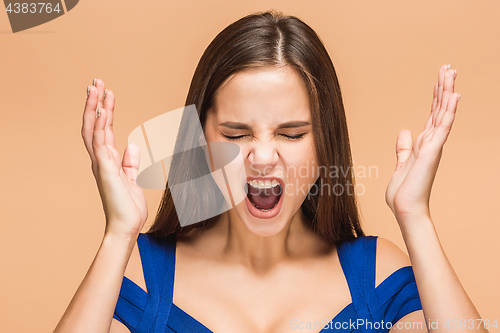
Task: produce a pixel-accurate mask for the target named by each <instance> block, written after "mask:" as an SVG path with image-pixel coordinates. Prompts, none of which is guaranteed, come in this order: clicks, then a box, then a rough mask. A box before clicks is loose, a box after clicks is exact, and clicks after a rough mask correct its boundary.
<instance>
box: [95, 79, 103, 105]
mask: <svg viewBox="0 0 500 333" xmlns="http://www.w3.org/2000/svg"><path fill="white" fill-rule="evenodd" d="M94 81H95V84H94V86H95V87H96V88H97V91H98V92H99V97H98V99H97V102H98V103H97V107H98V108H102V107H103V100H104V81H102V80H101V79H94Z"/></svg>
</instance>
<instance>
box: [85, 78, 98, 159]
mask: <svg viewBox="0 0 500 333" xmlns="http://www.w3.org/2000/svg"><path fill="white" fill-rule="evenodd" d="M98 95H99V94H98V91H97V88H96V87H94V86H90V88H89V94H88V97H87V101H86V103H85V108H84V111H83V122H82V138H83V141H84V143H85V147H86V148H87V151H88V153H89V155H90V159H91V160H92V163H93V164H95V162H96V160H95V155H94V149H93V147H92V140H93V134H94V127H95V121H96V106H97V98H98Z"/></svg>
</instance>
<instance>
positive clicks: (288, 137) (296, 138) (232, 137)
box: [223, 133, 306, 141]
mask: <svg viewBox="0 0 500 333" xmlns="http://www.w3.org/2000/svg"><path fill="white" fill-rule="evenodd" d="M305 134H306V133H302V134H299V135H294V136H290V135H286V134H280V135H281V136H283V137H285V138H287V139H288V140H299V139H302V137H303V136H304V135H305ZM223 135H224V136H225V137H226V139H229V140H234V141H236V140H239V139H241V138H243V137H245V136H246V135H239V136H229V135H225V134H223Z"/></svg>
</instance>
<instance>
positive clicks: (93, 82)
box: [92, 79, 97, 87]
mask: <svg viewBox="0 0 500 333" xmlns="http://www.w3.org/2000/svg"><path fill="white" fill-rule="evenodd" d="M96 82H97V79H94V81H92V85H93V86H94V87H95V83H96Z"/></svg>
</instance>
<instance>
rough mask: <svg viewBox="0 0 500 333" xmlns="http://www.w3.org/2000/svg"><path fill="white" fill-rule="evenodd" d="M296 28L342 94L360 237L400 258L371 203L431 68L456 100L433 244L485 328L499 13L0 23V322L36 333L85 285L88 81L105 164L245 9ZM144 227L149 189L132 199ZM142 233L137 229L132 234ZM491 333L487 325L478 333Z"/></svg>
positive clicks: (498, 252)
mask: <svg viewBox="0 0 500 333" xmlns="http://www.w3.org/2000/svg"><path fill="white" fill-rule="evenodd" d="M272 8H274V9H278V10H281V11H283V12H285V13H286V14H291V15H296V16H298V17H300V18H302V19H303V20H304V21H305V22H306V23H308V24H309V25H310V26H311V27H312V28H313V29H315V30H316V31H317V32H318V34H319V35H320V36H321V38H322V40H323V41H324V42H325V44H326V46H327V49H328V51H329V53H330V55H331V57H332V60H333V62H334V65H335V66H336V69H337V73H338V75H339V79H340V83H341V86H342V90H343V94H344V98H345V104H346V109H347V117H348V122H349V128H350V135H351V138H352V147H353V153H354V163H355V164H356V165H357V166H365V167H368V166H376V167H377V168H378V171H379V172H378V177H376V175H374V174H372V177H371V178H358V182H359V183H361V184H363V185H364V186H365V189H366V191H365V194H364V195H362V196H361V197H360V201H361V209H362V212H363V223H364V228H365V230H366V231H367V232H368V234H375V235H379V236H383V237H386V238H389V239H390V240H392V241H393V242H395V243H396V244H398V245H399V246H400V247H401V248H402V249H404V250H406V249H405V246H404V242H403V240H402V237H401V234H400V231H399V228H398V226H397V223H396V221H395V219H394V217H393V216H392V214H391V211H390V210H389V208H388V207H387V206H386V204H385V201H384V191H385V188H386V186H387V183H388V181H389V179H390V176H391V174H392V171H393V168H394V165H395V153H394V148H395V139H396V136H397V134H398V132H399V131H400V130H401V129H404V128H409V129H411V130H412V132H413V137H414V138H416V136H417V135H418V133H420V131H421V130H422V128H423V126H424V123H425V120H426V118H427V116H428V113H429V108H430V103H431V96H432V88H433V85H434V82H435V81H436V79H437V70H438V68H439V67H440V66H441V65H443V64H447V63H451V64H452V66H453V67H454V68H457V69H458V77H457V85H456V90H457V91H458V92H460V93H462V99H461V101H460V103H459V109H458V114H457V118H456V122H455V124H454V127H453V131H452V134H451V136H450V138H449V140H448V142H447V143H446V146H445V150H444V154H443V158H442V161H441V166H440V169H439V172H438V175H437V178H436V181H435V185H434V189H433V194H432V198H431V205H432V213H433V218H434V221H435V225H436V229H437V231H438V233H439V236H440V239H441V243H442V245H443V248H444V249H445V251H446V253H447V255H448V257H449V259H450V261H451V262H452V264H453V266H454V268H455V270H456V272H457V274H458V276H459V277H460V280H461V282H462V284H463V286H464V287H465V289H466V290H467V292H468V294H469V296H470V298H471V299H472V300H473V302H474V304H475V305H476V307H477V309H478V310H479V312H480V313H481V315H482V317H483V318H485V319H486V318H488V319H490V320H494V319H500V306H499V301H498V300H499V298H500V288H499V287H498V281H499V280H500V269H499V265H498V264H499V262H498V258H499V257H500V246H499V240H498V237H499V234H500V227H499V222H500V213H499V210H498V201H499V200H498V199H499V195H498V190H499V188H500V177H499V175H498V167H499V164H500V158H499V150H498V143H499V142H500V134H499V131H498V127H499V125H500V112H499V111H500V110H499V109H500V108H499V106H500V97H499V94H498V90H499V88H500V62H499V59H500V43H499V36H500V23H499V20H498V18H499V17H500V2H498V1H496V0H494V1H493V0H490V1H486V0H483V1H457V0H454V1H451V0H447V1H429V0H427V1H400V0H392V1H347V0H344V1H337V0H325V1H289V0H288V1H269V0H268V1H257V0H252V1H246V2H235V1H183V2H182V3H181V2H180V1H155V2H152V1H149V2H139V1H117V0H114V1H109V0H108V1H98V0H85V1H81V2H80V3H79V4H78V6H77V7H76V8H75V9H73V10H72V11H71V12H69V13H68V14H66V15H63V16H62V17H60V18H58V19H56V20H54V21H51V22H48V23H46V24H44V25H42V26H39V27H35V28H33V29H30V30H28V31H25V32H20V33H16V34H12V33H11V30H10V26H9V23H8V19H7V14H6V13H5V12H4V11H2V12H1V13H0V61H1V66H0V68H1V70H0V112H1V121H0V139H1V142H2V144H1V145H0V156H1V157H0V158H1V163H0V169H1V170H2V180H1V183H0V184H1V185H0V188H1V191H0V205H1V216H0V223H1V226H0V227H1V229H0V230H1V231H0V235H1V242H0V253H1V257H0V259H1V262H0V264H1V267H0V288H1V289H0V322H1V323H2V324H1V326H2V332H51V331H52V329H53V328H54V327H55V325H56V324H57V322H58V321H59V319H60V317H61V316H62V314H63V312H64V310H65V309H66V307H67V305H68V303H69V301H70V300H71V298H72V296H73V294H74V292H75V291H76V289H77V287H78V286H79V284H80V282H81V280H82V279H83V277H84V276H85V273H86V272H87V269H88V268H89V266H90V263H91V262H92V260H93V258H94V256H95V253H96V250H97V248H98V246H99V244H100V241H101V238H102V236H103V231H104V214H103V211H102V206H101V203H100V199H99V195H98V191H97V187H96V185H95V181H94V179H93V176H92V172H91V169H90V159H89V156H88V154H87V152H86V150H85V147H84V145H83V141H82V138H81V136H80V129H81V122H82V111H83V106H84V102H85V99H86V88H87V85H90V84H91V83H92V79H93V78H94V77H99V78H101V79H103V80H104V82H105V83H106V85H107V88H109V89H111V90H113V91H114V93H115V94H116V98H117V103H116V115H115V132H116V141H117V148H118V150H119V151H120V153H123V150H124V148H125V146H126V144H127V137H128V134H129V133H130V131H132V130H133V129H134V128H135V127H136V126H138V125H140V124H141V123H143V122H144V121H146V120H149V119H151V118H153V117H155V116H157V115H160V114H162V113H164V112H167V111H169V110H174V109H177V108H179V107H181V106H182V105H183V103H184V100H185V97H186V94H187V90H188V87H189V83H190V80H191V77H192V74H193V72H194V69H195V66H196V64H197V62H198V60H199V58H200V56H201V54H202V52H203V51H204V49H205V48H206V46H207V45H208V44H209V42H210V41H211V40H212V39H213V38H214V37H215V35H216V34H217V33H218V32H219V31H221V30H222V29H223V28H224V27H226V26H227V25H228V24H230V23H232V22H233V21H235V20H237V19H238V18H240V17H242V16H244V15H246V14H248V13H251V12H254V11H260V10H266V9H272ZM145 194H146V197H147V199H148V204H149V214H150V215H149V220H148V224H147V225H149V224H150V223H151V221H152V219H153V217H154V215H155V212H156V210H157V207H158V204H159V200H160V197H161V190H145ZM144 231H145V229H144ZM493 331H495V330H492V332H493Z"/></svg>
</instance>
